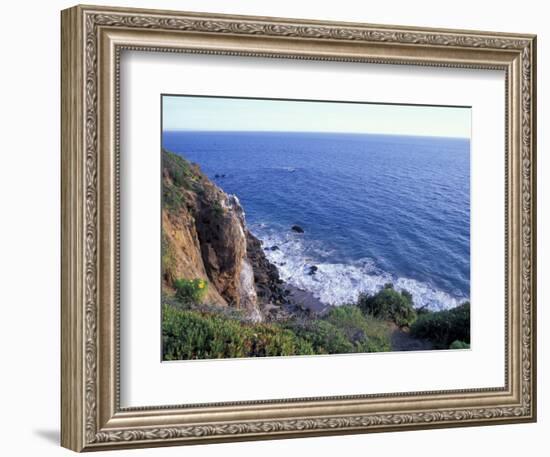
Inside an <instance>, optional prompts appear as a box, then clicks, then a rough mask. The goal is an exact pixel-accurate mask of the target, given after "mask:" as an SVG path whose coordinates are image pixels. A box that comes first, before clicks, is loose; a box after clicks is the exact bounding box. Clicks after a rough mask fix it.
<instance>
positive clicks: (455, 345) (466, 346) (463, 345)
mask: <svg viewBox="0 0 550 457" xmlns="http://www.w3.org/2000/svg"><path fill="white" fill-rule="evenodd" d="M449 349H470V345H469V344H468V343H465V342H464V341H460V340H454V341H453V342H452V343H451V345H450V346H449Z"/></svg>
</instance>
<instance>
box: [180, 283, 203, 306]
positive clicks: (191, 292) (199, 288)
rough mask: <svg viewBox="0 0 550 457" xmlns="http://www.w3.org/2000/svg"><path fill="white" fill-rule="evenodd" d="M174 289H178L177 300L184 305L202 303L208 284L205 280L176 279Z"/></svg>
mask: <svg viewBox="0 0 550 457" xmlns="http://www.w3.org/2000/svg"><path fill="white" fill-rule="evenodd" d="M174 289H176V298H177V299H178V300H180V301H181V302H182V303H183V304H186V305H188V304H197V303H202V301H203V299H204V296H205V294H206V290H207V289H208V283H207V282H206V280H204V279H200V278H197V279H184V278H180V279H176V280H175V281H174Z"/></svg>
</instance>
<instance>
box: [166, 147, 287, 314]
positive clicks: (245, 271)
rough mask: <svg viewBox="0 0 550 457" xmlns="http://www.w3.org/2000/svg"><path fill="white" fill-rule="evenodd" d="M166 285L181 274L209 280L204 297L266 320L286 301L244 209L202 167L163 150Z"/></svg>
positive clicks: (279, 283)
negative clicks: (202, 170)
mask: <svg viewBox="0 0 550 457" xmlns="http://www.w3.org/2000/svg"><path fill="white" fill-rule="evenodd" d="M162 232H163V234H162V249H163V257H162V264H163V288H164V289H165V291H170V290H173V287H174V282H175V281H176V280H177V279H182V278H183V279H196V278H200V279H204V280H206V281H207V282H208V287H207V292H206V295H205V298H204V302H205V303H206V304H209V305H218V306H224V307H233V308H237V309H241V310H244V311H246V314H247V316H248V317H249V319H250V320H253V321H261V320H264V319H265V318H266V316H267V315H268V314H269V313H271V312H273V308H274V307H275V308H276V307H277V306H279V305H280V304H282V303H283V301H284V291H283V289H282V287H281V281H280V279H279V274H278V272H277V268H276V267H275V266H274V265H272V264H271V263H269V261H268V260H267V259H266V257H265V255H264V253H263V250H262V247H261V242H260V241H259V240H258V239H257V238H256V237H254V235H252V234H251V233H250V232H249V231H248V230H247V228H246V223H245V218H244V211H243V209H242V207H241V205H240V203H239V200H238V198H237V197H236V196H234V195H227V194H226V193H225V192H223V191H222V190H221V189H220V188H219V187H217V186H216V185H215V184H214V183H213V182H212V181H210V180H209V179H208V177H207V176H206V175H205V174H203V173H202V172H201V170H200V168H199V167H198V165H194V164H191V163H189V162H188V161H186V160H185V159H183V158H182V157H180V156H178V155H175V154H172V153H170V152H166V151H163V208H162Z"/></svg>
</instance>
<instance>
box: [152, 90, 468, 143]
mask: <svg viewBox="0 0 550 457" xmlns="http://www.w3.org/2000/svg"><path fill="white" fill-rule="evenodd" d="M162 100H163V130H211V131H218V130H223V131H248V130H251V131H286V132H349V133H378V134H387V135H419V136H443V137H463V138H470V127H471V109H470V108H463V107H441V106H412V105H381V104H367V103H342V102H338V103H330V102H310V101H307V102H303V101H287V100H264V99H243V98H216V97H193V96H171V95H165V96H163V97H162Z"/></svg>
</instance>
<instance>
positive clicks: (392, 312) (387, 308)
mask: <svg viewBox="0 0 550 457" xmlns="http://www.w3.org/2000/svg"><path fill="white" fill-rule="evenodd" d="M357 305H358V306H359V308H360V309H361V311H362V312H363V313H364V314H366V315H368V316H373V317H376V318H378V319H384V320H391V321H393V322H395V323H396V324H397V325H399V326H400V327H402V326H405V325H411V324H412V323H413V322H414V321H415V320H416V311H415V310H414V308H413V300H412V296H411V294H410V293H409V292H407V291H406V290H403V291H401V292H398V291H397V290H395V289H394V288H393V284H386V285H385V286H384V288H383V289H382V290H380V291H379V292H378V293H376V294H374V295H366V294H361V295H360V296H359V299H358V302H357Z"/></svg>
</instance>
